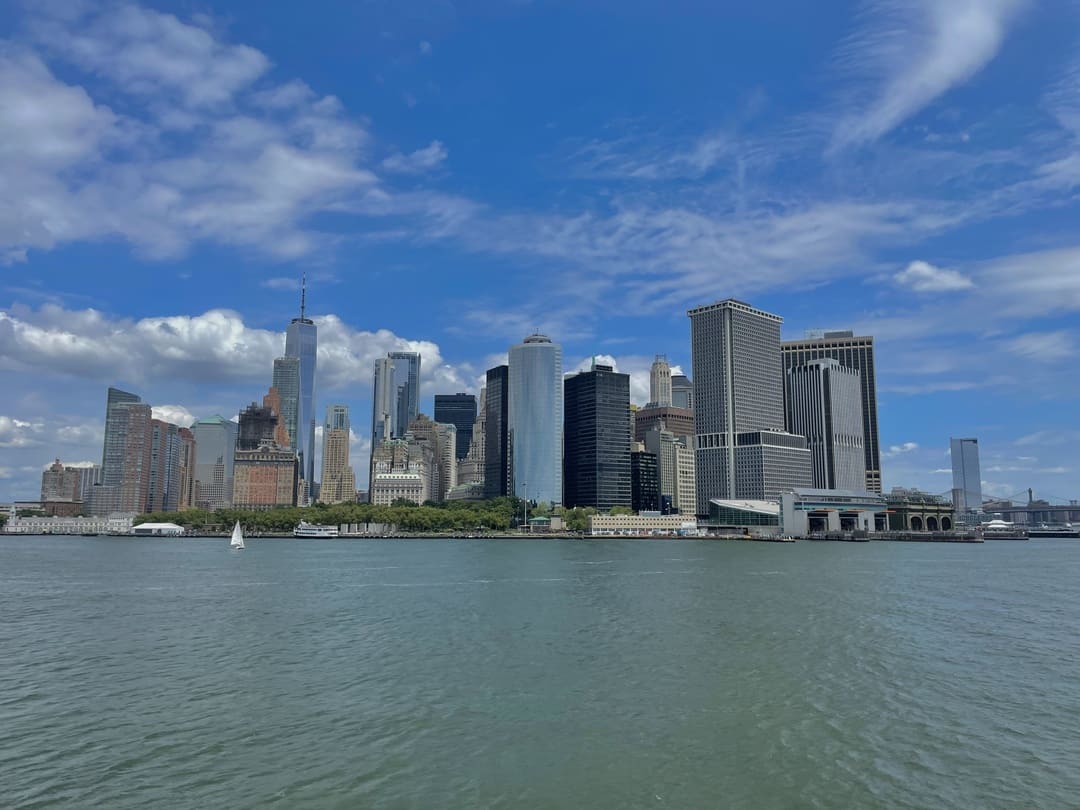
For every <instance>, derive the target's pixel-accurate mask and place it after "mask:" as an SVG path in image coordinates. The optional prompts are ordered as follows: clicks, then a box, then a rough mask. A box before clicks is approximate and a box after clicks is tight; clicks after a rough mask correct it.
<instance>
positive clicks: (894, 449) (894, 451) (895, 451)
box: [883, 442, 919, 458]
mask: <svg viewBox="0 0 1080 810" xmlns="http://www.w3.org/2000/svg"><path fill="white" fill-rule="evenodd" d="M918 449H919V445H918V444H916V443H915V442H904V443H903V444H894V445H891V446H890V447H889V449H888V450H886V451H885V453H883V455H884V456H885V458H895V457H896V456H902V455H904V454H906V453H911V452H914V451H915V450H918Z"/></svg>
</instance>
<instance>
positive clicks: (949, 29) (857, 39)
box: [833, 0, 1027, 146]
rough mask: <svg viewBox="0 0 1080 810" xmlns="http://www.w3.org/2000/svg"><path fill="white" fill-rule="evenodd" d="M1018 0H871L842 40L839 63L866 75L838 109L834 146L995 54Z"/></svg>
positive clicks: (876, 132)
mask: <svg viewBox="0 0 1080 810" xmlns="http://www.w3.org/2000/svg"><path fill="white" fill-rule="evenodd" d="M1025 5H1027V2H1026V0H912V1H910V2H895V0H875V2H872V3H870V4H869V6H868V13H866V14H864V15H863V17H862V19H864V20H865V21H866V22H865V25H864V27H863V28H862V29H861V30H859V31H858V32H856V34H855V35H854V36H853V37H852V38H851V39H850V40H849V41H848V42H847V43H846V45H845V47H844V49H843V51H842V53H841V55H840V67H841V69H842V70H844V71H845V72H849V73H850V74H852V75H854V76H858V77H862V76H865V75H868V76H870V77H871V81H870V82H869V83H868V84H869V88H868V92H865V93H863V94H861V95H862V98H860V99H859V100H858V102H857V104H856V108H857V109H856V110H855V111H854V112H852V113H851V114H850V115H847V116H844V117H843V118H842V119H841V120H840V122H839V124H838V125H837V127H836V130H835V132H834V135H833V144H834V146H845V145H848V144H855V145H858V144H861V143H866V142H870V141H874V140H877V139H878V138H880V137H881V136H883V135H885V134H886V133H887V132H889V131H890V130H892V129H893V128H895V127H896V126H897V125H899V124H901V123H903V122H904V121H906V120H907V119H909V118H910V117H911V116H913V115H915V114H916V113H918V112H919V111H920V110H922V109H924V108H925V107H926V106H927V105H928V104H930V103H931V102H933V101H935V100H936V99H938V98H939V97H941V96H942V95H944V94H945V93H947V92H948V91H949V90H951V89H952V88H954V87H956V86H958V85H962V84H964V83H965V82H967V81H969V80H970V79H971V78H972V77H973V76H975V75H976V74H977V73H979V72H980V71H981V70H982V69H983V68H984V67H985V66H986V65H987V64H988V63H989V62H990V61H991V60H992V59H993V58H994V57H995V56H996V55H997V53H998V51H999V50H1000V48H1001V45H1002V43H1003V42H1004V40H1005V37H1006V34H1007V32H1008V28H1009V26H1010V24H1011V23H1012V22H1013V21H1014V19H1015V17H1016V14H1017V12H1018V11H1019V10H1020V9H1021V8H1023V7H1024V6H1025Z"/></svg>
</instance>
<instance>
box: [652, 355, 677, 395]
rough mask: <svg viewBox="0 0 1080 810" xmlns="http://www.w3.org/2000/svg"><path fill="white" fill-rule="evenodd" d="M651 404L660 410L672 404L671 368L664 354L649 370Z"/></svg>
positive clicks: (657, 358)
mask: <svg viewBox="0 0 1080 810" xmlns="http://www.w3.org/2000/svg"><path fill="white" fill-rule="evenodd" d="M649 404H650V405H652V406H654V407H658V408H667V407H670V406H671V404H672V402H671V366H669V365H668V361H667V357H666V356H665V355H662V354H658V355H656V359H655V360H653V364H652V368H651V369H649Z"/></svg>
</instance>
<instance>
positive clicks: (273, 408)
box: [233, 386, 308, 509]
mask: <svg viewBox="0 0 1080 810" xmlns="http://www.w3.org/2000/svg"><path fill="white" fill-rule="evenodd" d="M288 443H289V434H288V431H287V430H286V429H285V422H284V420H283V419H282V418H281V397H280V395H279V394H278V392H277V389H276V388H274V387H273V386H271V387H270V390H269V391H268V392H267V393H266V396H265V397H263V401H262V405H259V404H258V403H256V402H252V403H251V405H249V406H248V407H247V408H245V409H244V410H243V411H241V413H240V431H239V437H238V438H237V442H236V453H235V456H234V459H233V506H234V507H235V508H237V509H273V508H276V507H279V506H296V505H297V504H298V498H299V496H301V495H302V493H303V491H304V487H303V486H301V477H300V458H299V456H298V455H297V454H296V451H294V450H293V449H292V448H290V447H288ZM304 483H305V484H306V483H308V481H307V480H305V481H304Z"/></svg>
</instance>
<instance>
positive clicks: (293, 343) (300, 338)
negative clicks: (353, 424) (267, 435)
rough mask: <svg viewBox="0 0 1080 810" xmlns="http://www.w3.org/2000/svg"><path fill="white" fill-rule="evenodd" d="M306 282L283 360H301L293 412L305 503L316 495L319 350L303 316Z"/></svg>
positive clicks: (315, 334) (287, 335) (287, 334)
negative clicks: (290, 358) (316, 376)
mask: <svg viewBox="0 0 1080 810" xmlns="http://www.w3.org/2000/svg"><path fill="white" fill-rule="evenodd" d="M306 304H307V279H306V278H305V279H304V281H303V282H302V283H301V285H300V317H299V318H293V319H292V322H291V323H290V324H289V328H288V330H286V332H285V356H286V357H296V358H298V359H299V360H300V401H299V403H298V407H297V409H296V428H297V429H296V434H297V435H296V452H297V455H299V456H300V475H301V476H302V477H303V479H304V481H305V483H306V488H307V493H308V499H309V500H311V499H313V497H314V494H315V356H316V354H317V352H318V348H319V337H318V330H317V329H316V327H315V322H314V321H312V320H311V319H310V318H308V317H306V315H305V308H306Z"/></svg>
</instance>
